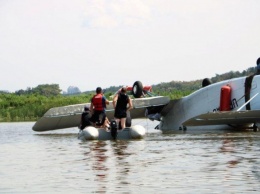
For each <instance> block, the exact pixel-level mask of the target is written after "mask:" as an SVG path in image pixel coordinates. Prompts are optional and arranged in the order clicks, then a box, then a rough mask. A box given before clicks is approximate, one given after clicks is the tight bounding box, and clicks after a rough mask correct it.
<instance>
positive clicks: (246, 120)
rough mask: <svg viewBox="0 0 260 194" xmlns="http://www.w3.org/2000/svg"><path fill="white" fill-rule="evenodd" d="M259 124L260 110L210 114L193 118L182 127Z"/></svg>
mask: <svg viewBox="0 0 260 194" xmlns="http://www.w3.org/2000/svg"><path fill="white" fill-rule="evenodd" d="M255 122H260V110H247V111H223V112H210V113H206V114H201V115H198V116H196V117H193V118H191V119H189V120H187V121H185V122H184V123H183V125H184V126H201V125H222V124H250V123H255Z"/></svg>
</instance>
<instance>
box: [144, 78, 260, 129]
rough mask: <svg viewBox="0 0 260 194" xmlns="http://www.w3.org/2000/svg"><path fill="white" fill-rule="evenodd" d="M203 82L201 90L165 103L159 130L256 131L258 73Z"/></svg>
mask: <svg viewBox="0 0 260 194" xmlns="http://www.w3.org/2000/svg"><path fill="white" fill-rule="evenodd" d="M203 81H204V83H203V86H204V87H202V88H201V89H199V90H197V91H195V92H193V93H192V94H190V95H188V96H186V97H183V98H181V99H178V100H171V101H170V102H169V103H168V104H167V105H166V106H164V108H163V109H162V111H161V112H160V114H161V116H160V119H159V120H160V124H159V125H158V129H160V130H162V131H164V132H165V131H174V130H175V131H176V130H188V131H201V130H207V131H209V130H229V129H231V130H238V129H254V130H257V124H258V122H260V95H259V93H260V76H259V75H255V76H254V75H253V76H248V77H239V78H234V79H230V80H225V81H221V82H218V83H214V84H210V82H209V81H208V79H204V80H203ZM250 86H251V87H250ZM148 110H149V108H148Z"/></svg>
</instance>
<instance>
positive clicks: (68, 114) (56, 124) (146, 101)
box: [32, 81, 170, 140]
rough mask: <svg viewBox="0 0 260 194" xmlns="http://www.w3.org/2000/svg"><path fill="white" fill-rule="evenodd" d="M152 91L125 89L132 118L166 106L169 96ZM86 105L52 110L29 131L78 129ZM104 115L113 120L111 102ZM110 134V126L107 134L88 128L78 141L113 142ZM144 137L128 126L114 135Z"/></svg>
mask: <svg viewBox="0 0 260 194" xmlns="http://www.w3.org/2000/svg"><path fill="white" fill-rule="evenodd" d="M151 90H152V87H151V86H144V87H143V85H142V83H141V82H140V81H136V82H135V83H134V85H133V86H127V92H128V93H129V92H130V93H131V95H133V96H134V98H133V99H132V104H133V109H132V110H131V113H130V114H131V119H135V118H144V117H145V112H146V108H147V107H163V106H164V105H166V104H168V103H169V101H170V99H169V98H168V97H165V96H155V95H154V94H153V93H152V92H151ZM118 92H119V91H118ZM85 106H90V103H84V104H75V105H69V106H62V107H55V108H51V109H49V110H48V111H47V112H46V113H45V114H44V115H43V116H42V117H41V118H40V119H39V120H38V121H37V122H36V123H35V124H34V126H33V128H32V129H33V130H34V131H37V132H43V131H50V130H57V129H63V128H70V127H78V126H79V124H80V121H81V115H82V112H83V110H84V107H85ZM106 116H107V118H108V119H109V120H110V121H111V120H113V119H114V108H113V104H112V101H110V102H109V105H107V107H106ZM130 123H131V122H130ZM126 126H127V125H126ZM112 133H114V132H113V127H111V131H107V130H105V129H103V128H96V127H93V126H90V127H86V128H85V129H84V130H81V131H80V133H79V139H82V140H83V139H86V140H90V139H91V140H92V139H99V140H107V139H115V137H114V135H112ZM144 136H145V129H144V128H143V127H142V126H139V125H136V126H127V128H125V129H123V130H120V131H118V132H116V138H117V139H140V138H143V137H144Z"/></svg>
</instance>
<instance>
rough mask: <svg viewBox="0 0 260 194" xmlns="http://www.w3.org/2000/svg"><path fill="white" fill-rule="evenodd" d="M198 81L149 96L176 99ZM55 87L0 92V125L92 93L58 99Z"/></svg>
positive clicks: (172, 85) (108, 93) (107, 93)
mask: <svg viewBox="0 0 260 194" xmlns="http://www.w3.org/2000/svg"><path fill="white" fill-rule="evenodd" d="M254 72H255V68H249V69H247V70H246V71H243V72H238V71H237V72H233V71H231V72H229V73H225V74H222V75H218V74H217V75H216V76H215V77H213V78H211V82H212V83H215V82H219V81H222V80H226V79H231V78H235V77H240V76H247V75H250V74H253V73H254ZM201 83H202V80H196V81H190V82H182V81H172V82H167V83H160V84H157V85H153V86H152V87H153V92H154V93H155V94H158V95H162V96H169V97H170V99H178V98H181V97H183V96H186V95H188V94H190V93H192V92H194V91H195V90H197V89H199V88H201ZM120 87H121V86H111V87H110V88H106V89H105V96H106V97H107V98H109V96H111V95H112V94H113V93H115V92H116V91H117V90H118V89H119V88H120ZM60 92H61V90H60V88H59V85H58V84H51V85H49V84H45V85H39V86H37V87H36V88H27V89H26V90H19V91H16V92H15V93H7V92H0V122H13V121H19V122H20V121H36V120H37V119H38V118H40V117H41V116H43V115H44V113H45V112H46V111H47V110H48V109H50V108H53V107H59V106H67V105H72V104H81V103H88V102H90V99H91V97H92V96H93V95H94V94H95V91H86V92H83V93H80V94H77V95H66V96H65V95H62V94H61V93H60Z"/></svg>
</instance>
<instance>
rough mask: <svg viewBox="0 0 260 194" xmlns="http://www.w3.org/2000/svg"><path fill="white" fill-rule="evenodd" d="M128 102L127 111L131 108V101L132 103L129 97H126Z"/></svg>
mask: <svg viewBox="0 0 260 194" xmlns="http://www.w3.org/2000/svg"><path fill="white" fill-rule="evenodd" d="M128 104H129V106H128V108H127V111H128V110H131V109H132V108H133V103H132V99H131V98H129V99H128Z"/></svg>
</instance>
